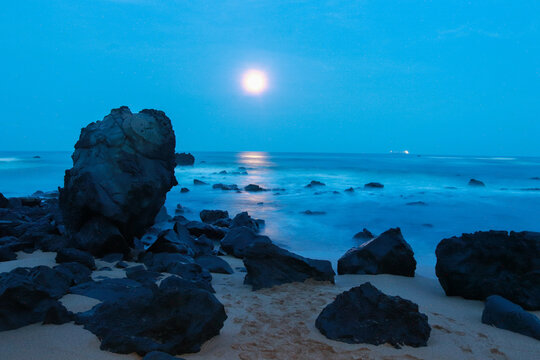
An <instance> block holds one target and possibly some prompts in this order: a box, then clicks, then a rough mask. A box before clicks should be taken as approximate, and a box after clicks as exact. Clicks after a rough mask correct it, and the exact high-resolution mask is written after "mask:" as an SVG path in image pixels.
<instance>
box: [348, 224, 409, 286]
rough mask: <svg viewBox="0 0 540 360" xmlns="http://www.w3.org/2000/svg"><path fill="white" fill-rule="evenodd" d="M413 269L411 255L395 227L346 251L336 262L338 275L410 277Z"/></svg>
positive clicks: (399, 231) (407, 245)
mask: <svg viewBox="0 0 540 360" xmlns="http://www.w3.org/2000/svg"><path fill="white" fill-rule="evenodd" d="M415 269H416V260H415V259H414V253H413V251H412V249H411V246H410V245H409V244H408V243H407V242H406V241H405V239H404V238H403V235H401V230H400V229H399V228H394V229H390V230H387V231H385V232H384V233H382V234H381V235H379V236H377V237H376V238H375V239H373V240H369V241H367V242H365V243H363V244H362V245H360V246H358V247H355V248H352V249H350V250H349V251H347V252H346V253H345V255H343V256H342V257H341V258H340V259H339V260H338V274H393V275H402V276H414V271H415Z"/></svg>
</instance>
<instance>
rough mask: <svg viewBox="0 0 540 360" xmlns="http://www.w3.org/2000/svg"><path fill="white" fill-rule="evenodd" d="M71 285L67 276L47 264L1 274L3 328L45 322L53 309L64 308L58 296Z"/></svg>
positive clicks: (0, 313)
mask: <svg viewBox="0 0 540 360" xmlns="http://www.w3.org/2000/svg"><path fill="white" fill-rule="evenodd" d="M68 287H69V279H68V278H67V276H65V275H64V274H62V273H59V272H57V271H55V270H53V269H51V268H48V267H46V266H39V267H36V268H33V269H25V268H17V269H14V270H13V271H11V272H5V273H1V274H0V331H5V330H11V329H17V328H20V327H22V326H26V325H29V324H33V323H37V322H42V321H44V320H45V319H46V316H47V314H48V312H49V310H51V308H55V309H56V310H60V309H61V308H63V306H62V305H61V304H60V303H59V302H58V301H57V299H58V298H60V297H61V296H63V295H64V294H65V293H66V292H67V290H68ZM53 311H54V310H53ZM49 316H52V314H50V315H49Z"/></svg>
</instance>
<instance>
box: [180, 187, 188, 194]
mask: <svg viewBox="0 0 540 360" xmlns="http://www.w3.org/2000/svg"><path fill="white" fill-rule="evenodd" d="M180 192H181V193H182V194H184V193H187V192H189V189H188V188H185V187H183V188H181V189H180Z"/></svg>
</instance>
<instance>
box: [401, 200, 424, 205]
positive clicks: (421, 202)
mask: <svg viewBox="0 0 540 360" xmlns="http://www.w3.org/2000/svg"><path fill="white" fill-rule="evenodd" d="M405 205H408V206H426V205H427V204H426V203H425V202H423V201H411V202H408V203H406V204H405Z"/></svg>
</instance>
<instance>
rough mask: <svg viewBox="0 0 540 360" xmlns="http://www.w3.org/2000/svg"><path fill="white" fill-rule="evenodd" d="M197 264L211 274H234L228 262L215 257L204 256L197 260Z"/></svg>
mask: <svg viewBox="0 0 540 360" xmlns="http://www.w3.org/2000/svg"><path fill="white" fill-rule="evenodd" d="M195 262H196V263H197V264H199V265H201V266H202V267H203V268H205V269H206V270H208V271H210V272H211V273H218V274H232V273H233V269H232V268H231V265H229V263H228V262H226V261H225V260H223V259H222V258H220V257H218V256H214V255H203V256H199V257H197V258H195Z"/></svg>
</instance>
